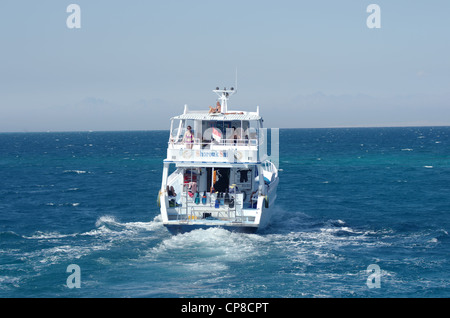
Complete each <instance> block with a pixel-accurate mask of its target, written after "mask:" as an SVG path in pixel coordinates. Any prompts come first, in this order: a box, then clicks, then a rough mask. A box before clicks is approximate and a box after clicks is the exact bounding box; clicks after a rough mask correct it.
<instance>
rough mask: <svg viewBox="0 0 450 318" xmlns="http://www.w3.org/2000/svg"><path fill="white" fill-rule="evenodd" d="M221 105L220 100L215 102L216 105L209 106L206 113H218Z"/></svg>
mask: <svg viewBox="0 0 450 318" xmlns="http://www.w3.org/2000/svg"><path fill="white" fill-rule="evenodd" d="M221 108H222V107H221V106H220V102H217V107H216V108H213V107H211V106H209V112H208V114H215V113H220V112H221Z"/></svg>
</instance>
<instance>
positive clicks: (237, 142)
mask: <svg viewBox="0 0 450 318" xmlns="http://www.w3.org/2000/svg"><path fill="white" fill-rule="evenodd" d="M257 145H258V139H222V140H220V141H216V140H201V139H200V138H194V142H193V143H186V142H185V141H184V140H183V138H178V139H176V138H170V140H169V141H168V146H169V148H177V149H179V148H185V147H186V148H188V147H196V148H201V149H210V148H212V147H215V146H233V147H234V146H236V147H252V146H257Z"/></svg>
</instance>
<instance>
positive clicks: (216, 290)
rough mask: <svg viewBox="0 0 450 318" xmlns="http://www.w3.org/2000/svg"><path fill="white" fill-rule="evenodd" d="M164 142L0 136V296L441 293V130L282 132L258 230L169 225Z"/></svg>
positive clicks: (447, 287)
mask: <svg viewBox="0 0 450 318" xmlns="http://www.w3.org/2000/svg"><path fill="white" fill-rule="evenodd" d="M167 139H168V131H137V132H67V133H56V132H54V133H53V132H52V133H2V134H0V297H2V298H9V297H21V298H22V297H50V298H53V297H150V298H154V297H176V298H179V297H227V298H230V297H231V298H235V297H256V298H260V297H261V298H262V297H264V298H271V297H277V298H279V297H283V298H284V297H287V298H305V297H306V298H310V297H332V298H338V297H339V298H341V297H345V298H346V297H364V298H365V297H382V298H384V297H387V298H388V297H411V298H415V297H439V298H442V297H450V235H449V232H450V127H407V128H349V129H346V128H340V129H281V130H280V168H281V169H283V171H282V172H280V184H279V187H278V200H277V203H276V213H275V215H274V218H273V222H272V224H271V225H270V227H269V228H267V229H265V230H264V231H263V232H260V233H257V234H238V233H231V232H228V231H226V230H223V229H209V230H196V231H193V232H190V233H185V234H179V235H176V236H173V235H171V234H170V233H169V232H168V231H167V230H166V229H165V228H164V227H163V226H162V223H161V220H160V218H159V210H158V207H157V203H156V196H157V193H158V190H159V187H160V182H161V173H162V161H163V159H164V158H165V154H166V146H167ZM71 264H76V265H78V266H79V268H80V272H79V274H80V275H79V280H78V281H79V282H80V288H69V287H68V284H67V279H68V277H69V275H71V272H67V267H68V266H69V265H71ZM373 264H375V265H377V266H378V267H379V269H380V271H379V272H378V276H376V277H375V278H374V279H373V280H372V279H371V280H370V283H375V282H378V283H379V284H378V285H377V286H375V287H374V285H373V284H372V285H371V287H374V288H369V285H370V284H368V278H369V275H371V274H370V273H371V272H368V271H367V268H368V267H369V266H370V265H373Z"/></svg>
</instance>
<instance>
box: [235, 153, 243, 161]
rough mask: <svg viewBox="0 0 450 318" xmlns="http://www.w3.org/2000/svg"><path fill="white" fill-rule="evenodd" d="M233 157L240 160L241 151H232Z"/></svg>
mask: <svg viewBox="0 0 450 318" xmlns="http://www.w3.org/2000/svg"><path fill="white" fill-rule="evenodd" d="M234 158H235V159H236V160H241V159H242V152H240V151H236V152H235V153H234Z"/></svg>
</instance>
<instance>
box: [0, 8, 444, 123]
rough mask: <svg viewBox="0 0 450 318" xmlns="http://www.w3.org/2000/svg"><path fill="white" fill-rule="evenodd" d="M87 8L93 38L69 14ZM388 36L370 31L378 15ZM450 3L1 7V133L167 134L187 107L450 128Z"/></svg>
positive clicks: (272, 118) (85, 24) (269, 118)
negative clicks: (223, 99)
mask: <svg viewBox="0 0 450 318" xmlns="http://www.w3.org/2000/svg"><path fill="white" fill-rule="evenodd" d="M71 3H76V4H78V5H79V6H80V7H81V29H68V28H67V26H66V19H67V17H68V16H69V13H66V8H67V6H68V5H69V4H71ZM371 3H375V4H378V5H379V6H380V8H381V29H369V28H368V27H367V25H366V19H367V17H368V16H369V13H367V12H366V8H367V6H368V5H369V4H371ZM449 12H450V1H446V0H441V1H438V0H431V1H406V0H390V1H377V0H371V1H362V0H342V1H334V0H327V1H325V0H323V1H320V0H319V1H299V0H294V1H283V0H280V1H261V0H260V1H250V0H240V1H235V0H227V1H212V0H209V1H199V0H191V1H186V0H184V1H170V0H167V1H148V0H142V1H136V0H134V1H104V0H89V1H88V0H71V1H62V0H43V1H31V0H29V1H24V0H2V1H0V43H1V44H0V131H47V130H50V131H55V130H58V131H61V130H135V129H138V130H150V129H167V128H168V125H169V121H168V119H169V118H170V117H171V116H175V115H177V114H178V113H180V112H182V110H183V105H184V104H188V105H189V106H190V107H191V108H193V109H202V108H204V109H207V108H208V106H209V105H213V104H215V100H216V96H215V94H213V93H212V89H214V88H215V87H216V86H220V87H224V86H227V87H229V86H232V85H234V77H235V69H236V68H237V69H238V81H239V82H238V93H237V94H236V95H235V96H233V98H232V99H231V100H230V104H231V105H232V106H231V108H240V109H243V110H255V109H256V105H259V106H260V108H261V113H262V115H263V116H264V117H265V122H266V124H267V125H268V126H272V127H280V128H285V127H291V128H296V127H299V128H302V127H342V126H389V125H395V126H397V125H450V58H449V56H450V20H449Z"/></svg>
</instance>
